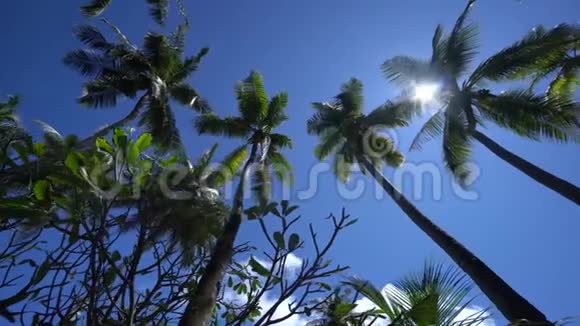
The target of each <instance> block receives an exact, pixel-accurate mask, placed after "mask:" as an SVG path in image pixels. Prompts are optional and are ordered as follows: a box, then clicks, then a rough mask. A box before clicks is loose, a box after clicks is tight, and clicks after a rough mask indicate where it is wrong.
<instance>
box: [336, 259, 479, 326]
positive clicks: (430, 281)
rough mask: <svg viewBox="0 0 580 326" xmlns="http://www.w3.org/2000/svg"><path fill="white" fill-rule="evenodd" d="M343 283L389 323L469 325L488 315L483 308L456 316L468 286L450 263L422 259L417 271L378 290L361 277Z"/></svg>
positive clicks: (465, 299)
mask: <svg viewBox="0 0 580 326" xmlns="http://www.w3.org/2000/svg"><path fill="white" fill-rule="evenodd" d="M345 283H346V284H347V285H349V286H352V287H353V288H354V289H355V290H356V291H358V292H360V293H361V294H362V295H363V296H364V297H366V298H367V299H369V300H370V301H371V303H373V304H374V305H375V306H376V307H377V309H375V310H374V311H373V313H375V314H382V315H386V317H387V318H388V319H389V323H390V325H399V326H420V325H437V326H470V325H480V324H482V323H483V322H484V321H485V320H486V319H487V318H488V314H487V310H486V309H484V310H480V311H475V312H474V313H473V314H471V315H469V316H467V317H466V318H464V319H460V318H461V313H462V312H463V311H464V309H466V308H467V307H468V306H469V305H470V304H471V303H472V302H473V298H468V295H469V293H470V291H471V290H472V286H471V284H470V283H469V282H468V281H467V280H466V278H465V275H463V274H462V273H461V272H460V271H458V270H457V269H455V268H452V267H449V268H444V267H443V266H442V265H439V264H431V263H426V264H425V267H424V268H423V271H422V272H421V273H417V274H410V275H408V276H406V277H405V278H403V279H402V280H400V281H397V282H395V283H394V284H389V285H387V286H386V287H385V288H384V289H383V290H382V291H380V290H379V289H377V288H375V287H374V286H373V285H372V284H371V283H370V282H368V281H366V280H362V279H357V278H351V279H349V280H348V281H347V282H345Z"/></svg>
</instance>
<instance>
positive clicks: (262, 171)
mask: <svg viewBox="0 0 580 326" xmlns="http://www.w3.org/2000/svg"><path fill="white" fill-rule="evenodd" d="M235 91H236V96H237V102H238V106H237V108H238V113H239V116H228V117H224V118H222V117H219V116H217V115H215V114H211V113H210V114H205V115H201V116H199V117H198V119H197V120H196V122H195V127H196V128H197V130H198V131H199V133H202V134H211V135H217V136H226V137H234V138H241V139H243V140H244V144H243V145H241V146H240V147H238V148H236V149H235V150H234V151H233V152H232V154H230V159H234V158H241V159H243V158H245V157H246V156H248V147H250V153H249V158H248V159H249V161H250V163H251V164H252V168H251V175H252V189H253V191H254V194H255V198H256V199H257V200H258V201H259V202H260V203H265V202H266V201H267V200H268V199H269V197H270V193H271V184H272V182H271V175H275V176H276V177H278V179H280V181H281V182H289V181H291V180H292V171H291V166H290V163H289V162H288V160H287V159H286V158H285V157H284V155H283V154H281V153H280V150H282V149H284V148H291V147H292V141H291V139H290V138H289V137H288V136H286V135H284V134H280V133H276V132H274V131H273V130H274V128H276V127H278V126H279V125H280V124H281V123H282V122H284V121H285V120H287V119H288V116H287V115H286V113H285V112H284V109H285V108H286V106H287V105H288V94H287V93H285V92H281V93H278V94H276V95H274V96H272V98H271V99H268V95H267V94H266V91H265V89H264V82H263V79H262V76H261V75H260V74H259V73H258V72H256V71H252V72H251V73H250V75H249V76H248V77H247V78H246V79H244V80H243V81H241V82H239V83H238V84H237V85H236V89H235ZM224 173H225V174H226V175H227V174H231V173H235V172H234V171H233V170H231V169H225V170H224Z"/></svg>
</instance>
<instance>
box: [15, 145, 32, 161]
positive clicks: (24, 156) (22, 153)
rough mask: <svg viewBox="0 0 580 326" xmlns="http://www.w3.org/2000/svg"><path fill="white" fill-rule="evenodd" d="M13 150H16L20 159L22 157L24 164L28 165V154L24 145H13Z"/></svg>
mask: <svg viewBox="0 0 580 326" xmlns="http://www.w3.org/2000/svg"><path fill="white" fill-rule="evenodd" d="M12 148H14V150H15V151H16V152H17V153H18V157H20V159H21V160H22V162H24V163H26V164H28V162H29V160H28V153H27V151H26V148H25V147H24V146H23V145H22V144H19V143H15V144H13V145H12Z"/></svg>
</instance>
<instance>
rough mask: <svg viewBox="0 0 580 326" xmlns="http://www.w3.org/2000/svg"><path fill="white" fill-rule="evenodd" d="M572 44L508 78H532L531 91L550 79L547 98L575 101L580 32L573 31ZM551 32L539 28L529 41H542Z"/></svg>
mask: <svg viewBox="0 0 580 326" xmlns="http://www.w3.org/2000/svg"><path fill="white" fill-rule="evenodd" d="M572 32H573V35H572V36H571V38H572V40H573V41H572V42H570V43H568V44H565V46H562V47H559V48H555V49H554V50H553V51H552V52H551V53H549V55H546V54H544V55H543V56H542V57H541V58H540V59H539V60H538V61H536V62H535V64H534V65H533V66H531V67H522V68H523V69H522V68H520V69H516V70H514V71H513V72H512V73H511V74H510V75H508V76H506V77H508V78H510V79H522V78H528V77H531V78H532V84H531V86H530V89H533V88H534V86H536V85H537V83H538V82H540V81H542V80H545V79H547V78H549V79H550V84H549V86H548V90H547V96H549V97H552V98H553V97H560V98H564V99H568V100H573V95H574V92H575V91H576V87H577V86H578V84H580V79H579V77H578V76H579V74H580V56H578V54H577V50H578V48H579V47H580V30H578V29H576V30H573V31H572ZM548 33H550V30H546V28H544V27H543V26H537V27H535V28H533V29H532V31H531V32H530V33H529V34H528V35H527V36H526V39H529V40H541V39H543V38H546V35H547V34H548Z"/></svg>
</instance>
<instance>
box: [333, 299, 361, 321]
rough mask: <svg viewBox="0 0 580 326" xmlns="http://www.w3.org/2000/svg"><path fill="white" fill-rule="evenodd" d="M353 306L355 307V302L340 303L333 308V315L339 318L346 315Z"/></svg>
mask: <svg viewBox="0 0 580 326" xmlns="http://www.w3.org/2000/svg"><path fill="white" fill-rule="evenodd" d="M354 308H356V303H346V302H345V303H340V304H338V305H337V306H336V308H335V309H334V311H333V315H334V316H336V317H338V318H339V319H340V318H343V317H345V316H346V315H348V314H349V313H350V312H351V311H352V310H353V309H354Z"/></svg>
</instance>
